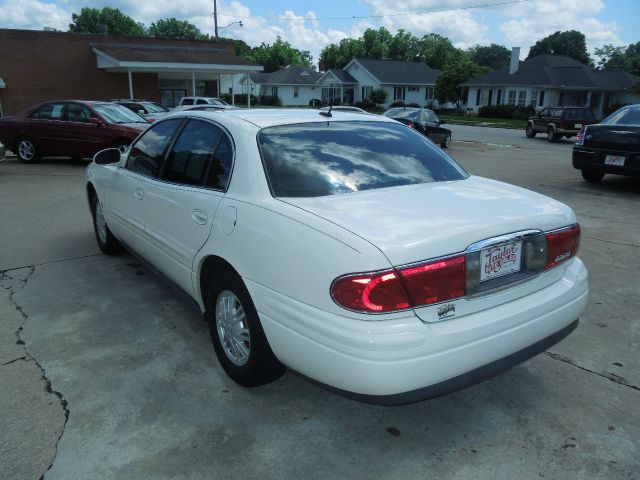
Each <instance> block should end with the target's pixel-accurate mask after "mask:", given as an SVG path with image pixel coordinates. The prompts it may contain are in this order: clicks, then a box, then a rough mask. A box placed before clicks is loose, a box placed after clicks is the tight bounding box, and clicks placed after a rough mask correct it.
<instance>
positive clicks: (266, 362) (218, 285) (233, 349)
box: [206, 270, 286, 387]
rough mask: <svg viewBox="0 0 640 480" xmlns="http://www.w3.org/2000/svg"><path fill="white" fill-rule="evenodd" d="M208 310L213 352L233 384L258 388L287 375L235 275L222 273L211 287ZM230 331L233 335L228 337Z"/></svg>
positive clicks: (233, 273)
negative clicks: (226, 333)
mask: <svg viewBox="0 0 640 480" xmlns="http://www.w3.org/2000/svg"><path fill="white" fill-rule="evenodd" d="M206 307H207V311H206V317H207V322H208V323H209V333H210V335H211V342H212V343H213V348H214V350H215V351H216V355H217V357H218V360H219V361H220V364H221V365H222V368H223V369H224V371H225V372H226V373H227V375H228V376H229V377H230V378H231V379H232V380H233V381H234V382H236V383H237V384H239V385H242V386H243V387H256V386H259V385H264V384H265V383H269V382H272V381H273V380H275V379H277V378H279V377H281V376H282V375H283V374H284V372H285V371H286V369H285V367H284V365H282V364H281V363H280V362H279V361H278V359H277V358H276V356H275V355H274V354H273V351H272V350H271V347H270V346H269V342H268V341H267V337H266V336H265V334H264V330H263V329H262V325H261V324H260V319H259V318H258V313H257V311H256V308H255V306H254V305H253V301H252V300H251V296H250V295H249V292H248V290H247V288H246V287H245V285H244V283H243V282H242V279H241V278H240V277H239V276H238V275H237V274H236V273H235V272H231V271H228V270H225V271H221V272H220V274H219V275H218V277H217V278H216V279H215V280H214V281H213V282H212V284H211V286H210V287H209V292H208V294H207V302H206ZM225 313H227V315H225ZM242 313H244V315H242ZM235 314H237V315H238V318H241V320H239V319H238V318H236V317H235ZM231 328H234V330H235V332H233V333H234V334H233V335H231V334H229V335H228V336H227V335H225V332H228V331H229V330H230V329H231ZM221 331H222V336H223V338H222V339H221ZM231 337H233V338H231ZM238 339H240V340H241V341H238ZM233 340H235V342H234V341H233ZM228 352H229V353H228Z"/></svg>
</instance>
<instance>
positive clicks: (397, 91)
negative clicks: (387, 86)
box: [393, 87, 407, 100]
mask: <svg viewBox="0 0 640 480" xmlns="http://www.w3.org/2000/svg"><path fill="white" fill-rule="evenodd" d="M406 90H407V89H406V87H393V99H394V100H404V99H405V96H406Z"/></svg>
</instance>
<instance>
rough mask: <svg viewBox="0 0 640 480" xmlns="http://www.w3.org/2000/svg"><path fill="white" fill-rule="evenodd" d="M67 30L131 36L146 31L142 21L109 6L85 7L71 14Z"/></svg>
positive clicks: (139, 34)
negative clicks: (100, 8) (99, 8)
mask: <svg viewBox="0 0 640 480" xmlns="http://www.w3.org/2000/svg"><path fill="white" fill-rule="evenodd" d="M69 31H70V32H78V33H110V34H112V35H133V36H143V35H145V33H146V32H145V28H144V25H143V24H142V23H139V22H136V21H135V20H134V19H133V18H131V17H129V16H128V15H125V14H124V13H122V12H121V11H120V10H118V9H117V8H110V7H104V8H103V9H102V10H98V9H97V8H88V7H85V8H83V9H82V10H80V13H74V14H72V15H71V23H70V24H69Z"/></svg>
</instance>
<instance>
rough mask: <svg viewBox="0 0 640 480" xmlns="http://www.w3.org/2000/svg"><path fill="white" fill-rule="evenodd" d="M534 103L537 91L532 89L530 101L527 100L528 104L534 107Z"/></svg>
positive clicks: (536, 99) (536, 98)
mask: <svg viewBox="0 0 640 480" xmlns="http://www.w3.org/2000/svg"><path fill="white" fill-rule="evenodd" d="M536 103H538V92H536V91H535V90H534V91H532V92H531V101H530V102H529V105H531V106H532V107H534V108H535V106H536Z"/></svg>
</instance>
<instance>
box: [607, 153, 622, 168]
mask: <svg viewBox="0 0 640 480" xmlns="http://www.w3.org/2000/svg"><path fill="white" fill-rule="evenodd" d="M626 160H627V157H624V156H622V155H606V156H605V157H604V164H605V165H613V166H614V167H624V162H625V161H626Z"/></svg>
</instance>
